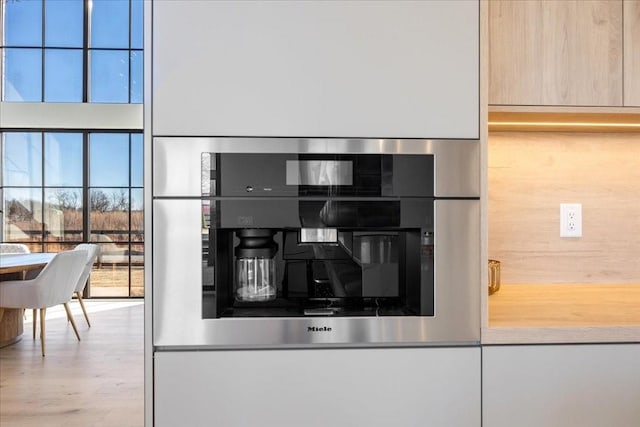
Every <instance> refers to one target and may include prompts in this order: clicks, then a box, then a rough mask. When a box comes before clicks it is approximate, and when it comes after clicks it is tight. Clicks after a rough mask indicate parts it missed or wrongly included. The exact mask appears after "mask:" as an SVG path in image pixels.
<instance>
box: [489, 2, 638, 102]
mask: <svg viewBox="0 0 640 427" xmlns="http://www.w3.org/2000/svg"><path fill="white" fill-rule="evenodd" d="M625 7H629V8H632V7H630V5H626V6H625ZM633 7H637V6H636V5H633ZM622 9H623V7H622V1H621V0H618V1H609V0H602V1H578V0H574V1H547V0H526V1H511V0H492V1H491V2H489V62H490V63H489V67H490V70H489V103H490V104H502V105H549V106H622V101H623V99H622V90H623V85H622V80H623V77H622V61H623V55H622V53H623V49H622V43H623V39H622ZM629 31H631V30H629ZM636 38H637V37H636ZM632 48H633V47H632V46H631V47H629V49H632ZM636 50H638V48H636ZM635 55H636V56H637V55H638V53H637V52H635ZM634 64H635V65H633V66H634V67H637V63H634ZM631 67H632V65H629V68H631ZM629 78H630V79H631V78H632V77H629Z"/></svg>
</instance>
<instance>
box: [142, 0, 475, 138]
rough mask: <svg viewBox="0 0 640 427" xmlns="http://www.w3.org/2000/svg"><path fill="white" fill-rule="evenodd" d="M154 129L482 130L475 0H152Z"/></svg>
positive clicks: (399, 133) (336, 133)
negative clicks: (420, 0) (332, 0)
mask: <svg viewBox="0 0 640 427" xmlns="http://www.w3.org/2000/svg"><path fill="white" fill-rule="evenodd" d="M152 45H153V46H152V65H153V83H152V104H153V106H152V109H153V111H152V117H153V119H152V121H153V124H152V127H153V134H154V135H156V136H258V137H259V136H284V137H353V138H365V137H367V138H471V139H476V138H478V137H479V2H478V0H460V1H455V2H451V1H446V0H432V1H428V2H410V1H339V2H322V1H313V2H307V1H279V2H264V1H211V2H208V1H199V2H188V4H185V2H184V1H177V0H176V1H170V0H163V1H156V2H154V3H153V39H152Z"/></svg>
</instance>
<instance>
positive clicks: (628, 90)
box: [623, 0, 640, 107]
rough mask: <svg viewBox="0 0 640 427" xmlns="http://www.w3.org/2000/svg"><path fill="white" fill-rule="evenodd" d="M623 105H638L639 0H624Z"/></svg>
mask: <svg viewBox="0 0 640 427" xmlns="http://www.w3.org/2000/svg"><path fill="white" fill-rule="evenodd" d="M623 16H624V105H625V106H629V107H631V106H633V107H640V0H624V2H623Z"/></svg>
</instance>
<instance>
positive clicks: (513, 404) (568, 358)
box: [482, 344, 640, 427]
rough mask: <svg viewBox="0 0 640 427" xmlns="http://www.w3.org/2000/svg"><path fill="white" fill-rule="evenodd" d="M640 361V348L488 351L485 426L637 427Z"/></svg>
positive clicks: (499, 348) (484, 376)
mask: <svg viewBox="0 0 640 427" xmlns="http://www.w3.org/2000/svg"><path fill="white" fill-rule="evenodd" d="M638 361H640V345H638V344H626V345H625V344H620V345H558V346H506V347H503V346H497V347H483V349H482V418H483V423H482V424H483V425H485V426H491V427H502V426H505V427H507V426H508V427H511V426H519V427H528V426H532V427H533V426H536V427H538V426H545V427H573V426H575V427H601V426H619V427H632V426H638V423H639V422H640V405H638V402H640V363H639V362H638Z"/></svg>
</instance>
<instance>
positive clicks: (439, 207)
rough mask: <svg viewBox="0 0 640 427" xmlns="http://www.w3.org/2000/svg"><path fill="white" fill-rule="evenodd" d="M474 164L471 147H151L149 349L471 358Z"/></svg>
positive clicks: (349, 143)
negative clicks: (423, 350) (448, 351)
mask: <svg viewBox="0 0 640 427" xmlns="http://www.w3.org/2000/svg"><path fill="white" fill-rule="evenodd" d="M479 155H480V146H479V143H478V141H477V140H428V139H413V140H412V139H337V138H325V139H323V138H311V139H304V138H237V137H234V138H223V137H215V138H209V137H180V138H177V137H156V138H154V141H153V162H154V167H153V174H154V176H153V188H152V189H151V191H152V192H153V211H152V221H153V252H152V261H153V262H152V263H153V273H152V274H153V283H154V286H153V288H152V289H151V290H148V292H151V293H152V299H153V340H154V341H153V342H154V346H155V348H156V349H172V350H176V349H179V350H182V349H198V350H200V349H220V348H222V349H230V348H252V349H254V348H291V347H315V346H318V347H322V346H348V347H354V346H355V347H357V346H398V345H468V344H473V345H475V344H476V343H477V342H478V341H479V338H480V312H479V307H480V293H481V291H483V290H485V289H486V288H483V287H482V286H481V277H482V274H481V265H482V264H483V263H482V262H481V259H480V258H481V257H480V243H479V242H480V200H479V197H480V185H479V182H480V170H479V164H480V162H479ZM484 264H485V265H486V263H484Z"/></svg>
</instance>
